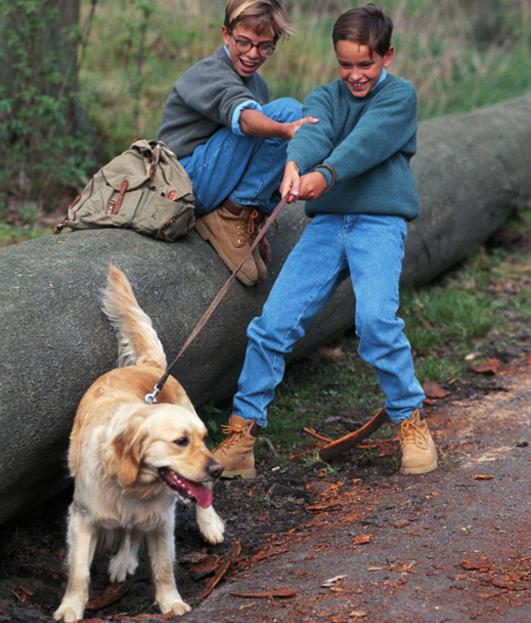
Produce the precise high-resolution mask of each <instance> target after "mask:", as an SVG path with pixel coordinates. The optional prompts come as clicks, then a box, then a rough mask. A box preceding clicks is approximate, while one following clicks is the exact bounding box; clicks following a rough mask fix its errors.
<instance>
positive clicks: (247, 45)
mask: <svg viewBox="0 0 531 623" xmlns="http://www.w3.org/2000/svg"><path fill="white" fill-rule="evenodd" d="M230 36H231V37H232V38H233V40H234V43H235V44H236V48H237V49H238V52H241V53H242V54H245V53H246V52H249V50H250V49H251V48H256V51H257V52H258V54H259V55H260V56H261V57H263V58H267V57H268V56H271V54H273V52H274V51H275V44H274V43H273V41H262V43H253V42H252V41H251V40H250V39H247V38H246V37H235V36H234V35H233V34H232V33H230Z"/></svg>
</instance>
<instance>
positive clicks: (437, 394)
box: [422, 379, 450, 399]
mask: <svg viewBox="0 0 531 623" xmlns="http://www.w3.org/2000/svg"><path fill="white" fill-rule="evenodd" d="M422 388H423V389H424V393H425V394H426V396H427V397H428V398H436V399H438V398H446V397H447V396H449V395H450V392H449V391H448V390H447V389H444V387H441V385H439V383H437V382H436V381H430V380H429V379H426V380H425V381H424V383H423V384H422Z"/></svg>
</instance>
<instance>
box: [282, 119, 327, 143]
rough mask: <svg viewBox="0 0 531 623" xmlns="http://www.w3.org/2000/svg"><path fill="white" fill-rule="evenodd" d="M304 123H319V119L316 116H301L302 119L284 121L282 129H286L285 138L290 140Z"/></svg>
mask: <svg viewBox="0 0 531 623" xmlns="http://www.w3.org/2000/svg"><path fill="white" fill-rule="evenodd" d="M305 123H319V119H317V118H316V117H303V118H302V119H297V121H290V122H289V123H284V129H285V130H286V137H285V138H286V139H287V140H288V141H291V139H292V138H293V137H294V136H295V132H296V131H297V130H298V129H299V128H300V127H301V126H303V125H304V124H305Z"/></svg>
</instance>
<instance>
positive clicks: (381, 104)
mask: <svg viewBox="0 0 531 623" xmlns="http://www.w3.org/2000/svg"><path fill="white" fill-rule="evenodd" d="M382 95H383V94H382ZM416 128H417V99H416V93H415V89H414V88H413V87H412V86H410V85H409V86H408V87H407V89H404V88H403V87H401V88H398V89H395V90H394V92H393V93H391V94H389V93H387V94H385V97H381V98H378V97H376V98H375V99H374V101H373V102H372V103H371V105H370V107H369V108H368V110H367V111H366V112H365V113H364V114H363V116H362V117H361V118H360V119H359V121H358V123H357V124H356V126H355V127H354V129H353V130H352V132H351V133H350V134H349V135H348V136H347V137H346V138H345V139H344V140H343V141H342V142H341V143H339V145H337V147H336V148H335V149H334V150H333V151H332V153H331V154H330V155H329V156H328V157H327V158H326V159H325V160H324V161H323V164H324V165H325V166H328V167H331V170H333V171H334V172H335V176H336V179H337V180H338V181H340V180H342V179H346V178H352V177H356V176H358V175H361V174H362V173H365V172H366V171H368V170H369V169H372V168H373V167H375V166H377V165H378V164H381V163H382V162H384V161H385V160H388V159H389V158H390V157H391V156H393V155H394V154H396V153H398V152H399V151H401V150H402V149H403V147H404V146H405V145H406V144H407V143H408V142H409V141H410V140H411V139H412V138H413V137H414V136H415V132H416Z"/></svg>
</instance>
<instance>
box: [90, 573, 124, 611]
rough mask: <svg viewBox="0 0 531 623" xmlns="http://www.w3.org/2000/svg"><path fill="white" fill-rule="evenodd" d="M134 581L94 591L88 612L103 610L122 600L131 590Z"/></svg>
mask: <svg viewBox="0 0 531 623" xmlns="http://www.w3.org/2000/svg"><path fill="white" fill-rule="evenodd" d="M131 584H132V581H131V580H129V581H127V582H113V583H112V584H109V585H108V586H106V587H105V588H103V589H101V590H95V591H92V593H91V597H90V600H89V602H88V604H87V610H101V608H106V607H107V606H110V605H111V604H113V603H114V602H115V601H118V600H119V599H121V598H122V597H123V596H124V595H125V594H126V593H127V591H128V590H129V587H130V586H131Z"/></svg>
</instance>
